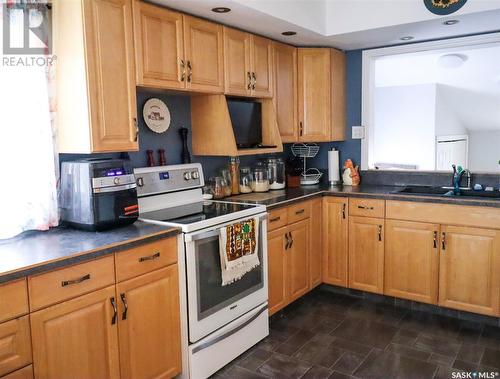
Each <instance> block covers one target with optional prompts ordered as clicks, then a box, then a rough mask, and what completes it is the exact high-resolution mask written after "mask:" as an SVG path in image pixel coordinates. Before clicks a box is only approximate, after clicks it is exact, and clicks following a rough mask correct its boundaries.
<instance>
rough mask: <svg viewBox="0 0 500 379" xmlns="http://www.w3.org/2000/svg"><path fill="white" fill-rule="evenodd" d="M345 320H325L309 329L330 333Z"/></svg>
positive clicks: (313, 331)
mask: <svg viewBox="0 0 500 379" xmlns="http://www.w3.org/2000/svg"><path fill="white" fill-rule="evenodd" d="M342 321H343V320H324V321H321V322H320V323H318V324H317V325H315V326H314V327H313V328H311V329H309V331H310V332H312V333H315V334H317V333H324V334H330V333H331V332H333V331H334V330H335V329H337V328H338V327H339V325H340V324H341V323H342Z"/></svg>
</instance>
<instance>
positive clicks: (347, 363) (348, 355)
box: [332, 351, 365, 375]
mask: <svg viewBox="0 0 500 379" xmlns="http://www.w3.org/2000/svg"><path fill="white" fill-rule="evenodd" d="M364 359H365V355H361V354H357V353H353V352H351V351H346V352H345V353H344V354H342V356H341V357H340V359H339V360H338V361H337V362H336V363H335V364H334V365H333V367H332V369H333V370H334V371H338V372H341V373H343V374H347V375H351V374H352V373H353V372H354V370H356V369H357V368H358V367H359V365H360V364H361V362H363V360H364Z"/></svg>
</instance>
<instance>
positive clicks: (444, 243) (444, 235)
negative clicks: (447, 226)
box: [441, 232, 446, 250]
mask: <svg viewBox="0 0 500 379" xmlns="http://www.w3.org/2000/svg"><path fill="white" fill-rule="evenodd" d="M441 248H442V250H446V233H445V232H443V233H441Z"/></svg>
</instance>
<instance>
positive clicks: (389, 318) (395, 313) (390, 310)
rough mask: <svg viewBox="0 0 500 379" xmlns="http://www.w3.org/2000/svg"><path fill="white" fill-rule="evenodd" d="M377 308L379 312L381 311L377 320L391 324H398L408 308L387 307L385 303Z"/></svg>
mask: <svg viewBox="0 0 500 379" xmlns="http://www.w3.org/2000/svg"><path fill="white" fill-rule="evenodd" d="M379 308H380V310H379V313H381V315H380V316H379V317H378V318H377V321H379V322H383V323H387V324H391V325H399V324H400V322H401V320H402V319H403V318H404V317H405V316H406V315H407V314H408V312H409V311H408V309H405V308H402V307H395V306H391V307H388V306H386V305H383V306H380V307H379Z"/></svg>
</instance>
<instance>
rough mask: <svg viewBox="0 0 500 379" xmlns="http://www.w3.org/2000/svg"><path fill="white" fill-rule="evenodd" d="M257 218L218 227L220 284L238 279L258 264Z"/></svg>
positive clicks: (224, 284)
mask: <svg viewBox="0 0 500 379" xmlns="http://www.w3.org/2000/svg"><path fill="white" fill-rule="evenodd" d="M258 241H259V219H258V218H256V217H255V218H250V219H248V220H244V221H239V222H237V223H234V224H231V225H227V226H225V227H223V228H221V229H220V234H219V252H220V265H221V272H222V285H223V286H227V285H228V284H231V283H233V282H235V281H236V280H239V279H241V278H242V277H243V275H245V274H246V273H247V272H249V271H251V270H252V269H254V268H255V267H257V266H258V265H260V261H259V255H258V253H259V247H258Z"/></svg>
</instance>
